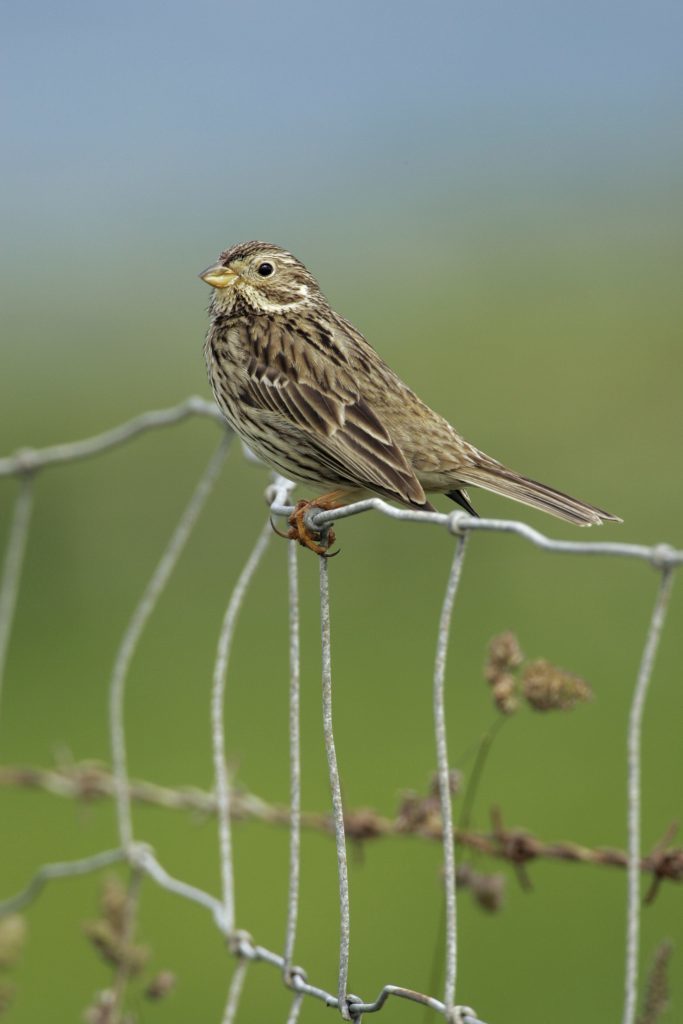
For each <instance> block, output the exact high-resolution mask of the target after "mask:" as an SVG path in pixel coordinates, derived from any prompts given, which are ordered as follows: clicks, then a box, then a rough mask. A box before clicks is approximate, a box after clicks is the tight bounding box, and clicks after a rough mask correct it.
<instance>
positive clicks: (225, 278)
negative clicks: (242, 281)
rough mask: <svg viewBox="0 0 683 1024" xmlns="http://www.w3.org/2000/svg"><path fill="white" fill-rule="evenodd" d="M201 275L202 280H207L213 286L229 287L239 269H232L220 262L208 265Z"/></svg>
mask: <svg viewBox="0 0 683 1024" xmlns="http://www.w3.org/2000/svg"><path fill="white" fill-rule="evenodd" d="M199 276H200V277H201V279H202V281H206V283H207V284H210V285H211V287H212V288H228V287H229V286H230V285H231V284H233V282H234V281H235V280H236V278H237V277H238V276H239V275H238V274H237V271H235V270H231V269H230V267H222V266H221V265H220V263H217V264H216V265H215V266H213V267H207V269H206V270H203V271H202V272H201V274H200V275H199Z"/></svg>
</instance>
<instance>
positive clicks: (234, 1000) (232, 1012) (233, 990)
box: [222, 960, 249, 1024]
mask: <svg viewBox="0 0 683 1024" xmlns="http://www.w3.org/2000/svg"><path fill="white" fill-rule="evenodd" d="M248 967H249V961H248V960H238V961H237V964H236V966H235V971H234V973H233V976H232V978H231V980H230V988H229V989H228V999H227V1002H226V1004H225V1011H224V1013H223V1020H222V1024H234V1021H235V1018H236V1017H237V1010H238V1009H239V1005H240V999H241V997H242V989H243V988H244V979H245V977H246V974H247V968H248Z"/></svg>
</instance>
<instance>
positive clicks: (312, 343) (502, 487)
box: [200, 242, 621, 526]
mask: <svg viewBox="0 0 683 1024" xmlns="http://www.w3.org/2000/svg"><path fill="white" fill-rule="evenodd" d="M200 276H201V277H202V279H203V280H205V281H206V282H207V283H208V284H210V285H212V286H213V288H214V292H213V296H212V299H211V305H210V315H211V326H210V328H209V331H208V334H207V337H206V344H205V347H204V351H205V356H206V364H207V369H208V373H209V380H210V381H211V386H212V388H213V392H214V395H215V398H216V401H217V403H218V405H219V407H220V409H221V411H222V413H223V415H224V416H225V418H226V419H227V420H228V422H229V423H230V425H231V426H232V427H233V428H234V430H235V431H236V432H237V433H238V434H239V435H240V437H242V439H243V440H244V441H245V442H246V444H247V445H248V446H249V447H250V448H251V449H252V451H254V452H255V453H256V454H257V455H258V456H260V458H262V459H263V460H264V462H266V463H268V464H269V465H271V466H272V467H274V468H275V469H276V470H278V472H280V473H281V474H282V475H283V476H286V477H288V478H289V479H291V480H294V481H296V482H299V483H304V484H310V485H312V486H313V487H315V488H316V489H317V490H318V491H320V492H321V494H322V495H323V497H322V499H318V500H319V502H320V503H321V504H323V505H324V504H327V506H328V507H333V506H334V505H335V504H336V505H340V504H345V503H346V502H348V501H352V500H355V499H356V498H358V497H360V496H362V495H363V494H368V493H371V494H379V495H382V497H385V498H391V499H393V500H395V501H399V502H402V503H403V504H404V505H410V506H412V507H414V508H422V509H431V508H432V506H431V505H430V504H429V502H428V500H427V497H426V495H427V494H429V493H439V492H440V493H443V494H447V495H448V496H449V497H451V498H452V499H453V500H454V501H456V502H458V504H460V505H462V506H463V507H464V508H466V509H467V510H468V511H470V512H471V513H472V514H475V515H476V513H475V512H474V509H473V508H472V506H471V505H470V504H469V497H468V495H467V492H466V490H465V488H466V487H467V486H469V485H475V486H478V487H483V488H485V489H487V490H489V491H493V492H494V493H496V494H502V495H504V496H505V497H508V498H513V499H514V500H515V501H520V502H522V503H523V504H526V505H531V506H533V507H535V508H540V509H542V510H543V511H544V512H549V513H550V514H551V515H554V516H558V517H559V518H560V519H565V520H567V521H568V522H570V523H576V524H577V525H579V526H590V525H591V524H598V523H602V522H603V521H605V520H612V521H615V522H620V521H621V520H620V519H619V518H618V517H617V516H613V515H610V513H609V512H604V511H603V510H602V509H599V508H596V507H595V506H593V505H588V504H586V503H585V502H583V501H579V500H578V499H577V498H572V497H570V496H569V495H568V494H563V493H562V491H557V490H555V489H554V488H552V487H548V486H546V485H545V484H541V483H538V482H537V481H535V480H530V479H528V478H527V477H524V476H520V475H519V474H518V473H515V472H513V471H512V470H510V469H507V468H506V467H505V466H503V465H502V464H501V463H500V462H497V461H496V460H495V459H492V458H490V456H488V455H485V454H484V452H481V451H479V449H477V448H475V447H474V445H472V444H470V443H469V441H466V440H465V439H464V438H463V437H461V436H460V434H458V433H457V431H456V430H455V429H454V428H453V427H452V426H451V425H450V423H448V421H447V420H445V419H443V417H442V416H439V414H438V413H436V412H434V411H433V410H432V409H430V408H429V406H427V405H425V403H424V402H423V401H421V399H419V398H418V397H417V395H416V394H415V393H414V392H413V391H411V389H410V388H409V387H408V386H407V385H406V384H404V383H403V381H402V380H400V378H399V377H397V375H396V374H395V373H394V372H393V370H391V369H390V368H389V367H388V366H387V364H386V363H385V362H384V361H383V360H382V359H381V358H380V357H379V355H378V354H377V353H376V352H375V350H374V349H373V348H372V347H371V345H369V344H368V342H367V341H366V340H365V338H364V337H363V335H362V334H360V332H359V331H357V330H356V328H355V327H354V326H353V325H352V324H350V323H349V322H348V321H347V320H344V319H343V317H341V316H339V315H338V314H337V313H335V312H334V310H333V309H332V308H331V307H330V305H329V303H328V301H327V299H326V298H325V296H324V295H323V294H322V292H321V291H320V287H319V285H318V283H317V281H316V280H315V278H314V277H313V276H312V275H311V274H310V273H309V271H308V270H307V269H306V267H305V266H304V265H303V264H302V263H300V262H299V260H297V259H296V258H295V257H294V256H292V254H291V253H289V252H287V251H286V250H284V249H281V248H279V247H278V246H276V245H271V244H269V243H268V242H243V243H241V244H239V245H235V246H233V247H232V248H231V249H227V250H226V251H225V252H222V253H221V255H220V257H219V259H218V262H217V264H215V265H214V266H212V267H210V268H209V269H208V270H206V271H204V273H203V274H201V275H200ZM323 492H325V493H323Z"/></svg>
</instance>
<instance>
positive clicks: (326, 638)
mask: <svg viewBox="0 0 683 1024" xmlns="http://www.w3.org/2000/svg"><path fill="white" fill-rule="evenodd" d="M328 561H329V559H327V558H320V559H319V564H320V632H321V639H322V684H323V733H324V736H325V753H326V754H327V769H328V773H329V776H330V790H331V792H332V815H333V819H334V839H335V845H336V847H337V872H338V875H339V986H338V995H337V998H338V1005H339V1009H340V1011H341V1014H342V1016H343V1017H344V1019H345V1020H350V1019H351V1015H350V1013H349V1007H348V1005H347V997H346V992H347V985H348V976H349V941H350V913H349V873H348V866H347V863H346V837H345V834H344V809H343V807H342V796H341V783H340V781H339V765H338V764H337V751H336V748H335V744H334V732H333V729H332V648H331V637H330V590H329V579H328Z"/></svg>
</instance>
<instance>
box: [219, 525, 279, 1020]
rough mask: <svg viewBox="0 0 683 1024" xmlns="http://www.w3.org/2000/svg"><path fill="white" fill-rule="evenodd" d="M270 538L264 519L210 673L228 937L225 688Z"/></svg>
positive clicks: (230, 888)
mask: <svg viewBox="0 0 683 1024" xmlns="http://www.w3.org/2000/svg"><path fill="white" fill-rule="evenodd" d="M272 536H273V530H272V527H271V525H270V520H269V519H267V520H266V522H265V525H264V527H263V529H262V530H261V532H260V534H259V535H258V537H257V539H256V543H255V544H254V547H253V549H252V551H251V554H250V555H249V557H248V559H247V561H246V563H245V565H244V568H243V569H242V572H241V573H240V575H239V578H238V580H237V583H236V584H235V586H234V588H233V591H232V594H231V595H230V600H229V601H228V607H227V609H226V612H225V616H224V617H223V624H222V626H221V632H220V636H219V638H218V650H217V652H216V661H215V664H214V671H213V686H212V688H211V739H212V746H213V764H214V786H215V790H216V810H217V815H218V845H219V853H220V861H221V882H222V890H223V906H224V908H225V920H226V927H227V932H228V935H232V933H233V931H234V929H235V882H234V877H233V868H232V835H231V830H230V780H229V776H228V764H227V761H226V755H225V723H224V713H225V688H226V682H227V675H228V662H229V660H230V649H231V647H232V638H233V635H234V633H235V625H236V623H237V616H238V615H239V613H240V609H241V608H242V604H243V602H244V598H245V595H246V593H247V590H248V589H249V585H250V584H251V581H252V579H253V577H254V573H255V572H256V570H257V568H258V566H259V563H260V561H261V558H262V557H263V553H264V551H265V550H266V548H267V546H268V541H269V540H270V538H271V537H272ZM226 1012H227V1011H226Z"/></svg>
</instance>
